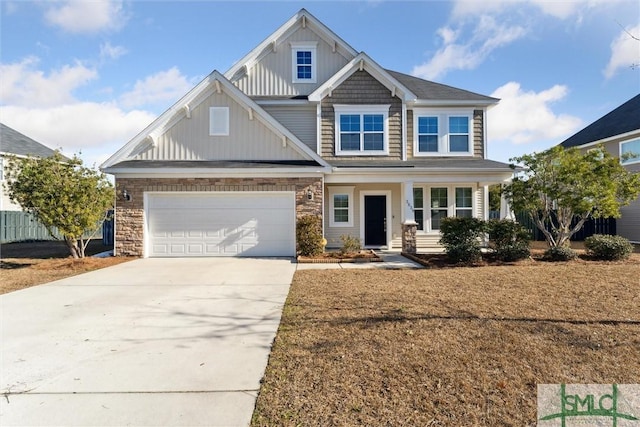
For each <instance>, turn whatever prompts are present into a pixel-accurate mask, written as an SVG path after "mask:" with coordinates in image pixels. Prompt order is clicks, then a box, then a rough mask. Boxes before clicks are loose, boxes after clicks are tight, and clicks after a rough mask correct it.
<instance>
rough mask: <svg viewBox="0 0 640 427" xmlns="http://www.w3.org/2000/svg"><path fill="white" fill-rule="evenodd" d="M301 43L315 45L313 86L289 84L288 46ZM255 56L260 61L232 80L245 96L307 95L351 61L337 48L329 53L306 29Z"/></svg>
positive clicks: (291, 68) (291, 75) (327, 47)
mask: <svg viewBox="0 0 640 427" xmlns="http://www.w3.org/2000/svg"><path fill="white" fill-rule="evenodd" d="M302 42H310V43H317V45H316V82H315V83H293V65H292V64H293V63H292V60H293V59H292V50H291V43H302ZM267 51H268V52H267ZM259 56H260V57H262V58H261V59H260V60H259V61H258V62H257V63H255V64H253V65H252V66H250V68H249V70H248V73H247V74H245V75H244V76H242V77H240V78H238V79H233V78H232V81H233V82H234V84H235V85H236V86H237V87H238V88H239V89H240V90H241V91H243V92H244V93H246V94H247V95H249V96H273V97H278V96H298V95H309V94H310V93H311V92H313V91H314V90H315V89H317V88H318V87H319V86H320V85H321V84H322V83H324V82H325V81H326V80H328V79H329V78H330V77H331V76H333V75H334V74H335V73H336V72H338V70H340V69H341V68H342V67H344V66H345V65H346V64H347V62H349V61H350V60H351V59H352V57H351V55H350V54H348V53H346V52H343V51H342V49H340V48H339V49H337V50H336V52H333V46H330V45H329V44H328V43H327V42H326V41H324V40H323V39H322V38H321V37H320V36H318V35H317V34H316V33H315V32H314V31H312V30H311V29H310V28H309V27H307V28H302V27H300V28H299V29H298V30H297V31H295V32H294V33H293V34H291V35H290V36H289V37H287V39H285V40H284V41H282V42H278V43H277V47H276V51H275V52H274V51H273V45H272V44H270V45H269V46H267V47H266V48H265V51H264V52H263V53H262V54H261V55H259Z"/></svg>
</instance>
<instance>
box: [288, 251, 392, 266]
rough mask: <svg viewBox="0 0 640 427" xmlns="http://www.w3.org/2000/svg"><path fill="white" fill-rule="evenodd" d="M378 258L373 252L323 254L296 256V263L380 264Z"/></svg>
mask: <svg viewBox="0 0 640 427" xmlns="http://www.w3.org/2000/svg"><path fill="white" fill-rule="evenodd" d="M381 261H382V258H380V257H379V256H378V255H377V254H376V253H375V252H374V251H360V252H355V253H354V252H352V253H344V254H343V253H341V252H325V253H323V254H320V255H316V256H313V257H308V256H302V255H300V256H298V262H299V263H301V264H331V263H344V262H347V263H354V262H381Z"/></svg>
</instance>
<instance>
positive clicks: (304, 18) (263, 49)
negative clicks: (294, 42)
mask: <svg viewBox="0 0 640 427" xmlns="http://www.w3.org/2000/svg"><path fill="white" fill-rule="evenodd" d="M307 26H309V27H310V28H311V29H312V30H313V31H315V32H316V33H317V34H318V35H319V36H320V37H322V38H323V39H324V40H325V41H326V42H327V43H329V44H330V45H332V46H334V50H335V51H338V48H339V49H341V50H342V51H344V52H345V53H347V55H348V56H351V57H353V56H356V55H357V53H358V52H357V51H356V50H355V49H354V48H352V47H351V46H350V45H349V44H348V43H347V42H345V41H344V40H343V39H342V38H340V37H339V36H338V35H337V34H336V33H334V32H333V31H331V30H330V29H329V27H327V26H326V25H324V24H323V23H322V22H320V21H319V20H318V19H317V18H316V17H315V16H313V15H312V14H310V13H309V12H308V11H307V10H306V9H304V8H303V9H300V10H299V11H298V13H296V14H295V15H293V16H292V17H291V19H289V20H288V21H287V22H285V23H284V24H283V25H281V26H280V28H278V29H277V30H275V31H274V32H273V33H272V34H271V35H269V36H268V37H267V38H266V39H264V40H263V41H262V43H260V44H259V45H258V46H257V47H256V48H255V49H253V50H252V51H251V52H249V53H248V54H246V55H245V56H244V57H243V58H242V59H240V60H239V61H238V62H236V63H235V64H234V65H233V66H232V67H231V68H229V70H227V72H226V73H224V75H225V77H226V78H228V79H229V80H233V79H234V76H236V75H237V74H239V72H241V71H242V70H243V69H245V70H249V69H251V67H252V66H253V65H254V64H255V63H257V62H258V61H259V60H260V59H261V57H262V56H264V55H265V54H266V53H269V52H271V51H272V50H273V49H277V46H279V45H280V43H282V42H284V41H285V40H286V38H287V37H288V36H289V35H290V34H291V33H293V32H294V31H296V30H297V29H298V28H299V27H307ZM269 47H271V49H267V48H269Z"/></svg>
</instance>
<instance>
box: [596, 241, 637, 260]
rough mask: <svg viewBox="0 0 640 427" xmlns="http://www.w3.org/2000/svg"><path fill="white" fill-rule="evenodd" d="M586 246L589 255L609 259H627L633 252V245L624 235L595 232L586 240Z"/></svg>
mask: <svg viewBox="0 0 640 427" xmlns="http://www.w3.org/2000/svg"><path fill="white" fill-rule="evenodd" d="M584 246H585V247H586V248H587V255H590V256H592V257H594V258H596V259H603V260H609V261H615V260H621V259H626V258H629V256H630V255H631V254H632V253H633V245H631V243H629V240H627V239H625V238H624V237H622V236H610V235H608V234H594V235H593V236H591V237H587V238H586V239H585V240H584Z"/></svg>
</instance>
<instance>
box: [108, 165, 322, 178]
mask: <svg viewBox="0 0 640 427" xmlns="http://www.w3.org/2000/svg"><path fill="white" fill-rule="evenodd" d="M104 172H105V173H108V174H111V175H115V176H116V177H118V178H168V177H170V178H178V177H201V178H205V177H207V178H210V177H213V178H220V177H279V178H291V177H301V176H317V177H322V176H324V175H325V174H327V173H330V172H331V170H330V169H329V168H322V167H320V168H270V169H255V168H228V169H212V168H163V169H153V170H141V169H139V168H127V167H123V168H118V167H115V168H114V167H112V168H107V169H105V170H104Z"/></svg>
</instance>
